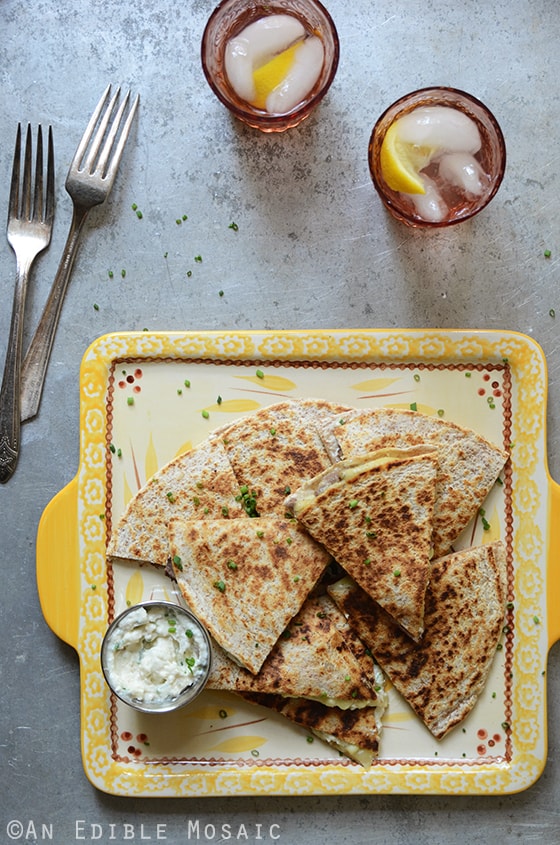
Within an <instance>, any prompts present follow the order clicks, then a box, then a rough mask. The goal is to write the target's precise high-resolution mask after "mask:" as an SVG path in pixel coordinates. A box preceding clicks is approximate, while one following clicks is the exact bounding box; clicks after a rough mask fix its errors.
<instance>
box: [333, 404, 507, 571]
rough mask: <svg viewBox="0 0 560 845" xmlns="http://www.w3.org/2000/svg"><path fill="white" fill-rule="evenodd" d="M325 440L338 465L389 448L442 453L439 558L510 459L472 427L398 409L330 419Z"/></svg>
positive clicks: (437, 517) (436, 553)
mask: <svg viewBox="0 0 560 845" xmlns="http://www.w3.org/2000/svg"><path fill="white" fill-rule="evenodd" d="M321 436H322V438H323V442H324V444H325V447H326V449H327V451H328V453H329V455H330V457H331V460H333V461H339V460H341V459H342V458H349V457H351V456H353V455H361V454H364V453H366V452H371V451H374V450H376V449H384V448H408V447H410V446H417V445H420V444H425V445H430V446H432V448H434V449H437V453H438V460H439V475H438V481H437V491H436V504H435V512H434V535H433V543H434V556H435V557H440V556H441V555H443V554H446V553H447V552H449V551H451V549H452V546H453V543H454V542H455V540H456V539H457V537H458V536H459V534H461V532H462V531H463V529H464V528H465V527H466V526H467V525H468V523H469V522H470V520H471V519H472V517H473V516H474V515H475V514H476V513H477V512H478V510H479V508H480V506H481V505H482V503H483V502H484V500H485V498H486V496H487V495H488V493H489V492H490V490H491V488H492V486H493V485H494V483H495V481H496V479H497V477H498V475H499V474H500V472H501V470H502V469H503V467H504V464H505V462H506V461H507V459H508V453H507V452H506V451H505V450H504V449H501V448H499V447H498V446H495V445H494V444H492V443H490V442H489V441H488V440H486V439H485V438H484V437H482V436H481V435H479V434H477V433H476V432H474V431H472V430H471V429H467V428H463V427H461V426H459V425H456V424H455V423H452V422H449V421H447V420H443V419H440V418H439V417H430V416H427V415H426V414H421V413H418V412H417V411H408V410H399V409H393V408H378V409H374V410H365V411H357V410H355V411H352V412H350V413H348V414H346V415H345V416H344V418H343V420H342V421H341V420H338V419H335V420H330V421H327V422H326V423H325V424H324V425H323V426H322V428H321Z"/></svg>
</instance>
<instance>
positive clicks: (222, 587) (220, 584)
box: [214, 581, 226, 593]
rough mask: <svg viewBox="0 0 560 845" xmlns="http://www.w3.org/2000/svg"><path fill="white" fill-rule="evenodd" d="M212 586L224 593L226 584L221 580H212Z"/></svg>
mask: <svg viewBox="0 0 560 845" xmlns="http://www.w3.org/2000/svg"><path fill="white" fill-rule="evenodd" d="M214 587H215V588H216V589H217V590H219V591H220V593H225V591H226V585H225V584H224V582H223V581H214Z"/></svg>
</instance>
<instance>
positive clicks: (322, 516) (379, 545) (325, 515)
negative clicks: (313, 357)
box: [286, 446, 438, 640]
mask: <svg viewBox="0 0 560 845" xmlns="http://www.w3.org/2000/svg"><path fill="white" fill-rule="evenodd" d="M437 472H438V457H437V455H436V453H435V452H434V451H432V450H430V449H427V448H425V447H421V446H420V447H416V448H412V449H408V450H407V449H384V450H380V451H378V452H373V453H371V454H368V455H364V456H362V457H356V458H349V459H347V460H344V461H340V462H339V463H337V464H335V465H334V466H332V467H331V468H329V469H328V470H326V471H324V472H323V473H321V474H320V475H318V476H316V477H315V478H314V479H312V480H311V481H309V482H306V483H305V484H303V485H302V486H301V487H300V488H299V489H298V490H296V491H295V493H293V494H292V495H291V496H290V497H289V498H288V499H287V501H286V506H287V507H288V508H290V509H292V510H293V513H294V515H295V517H296V519H297V520H298V521H299V522H300V523H301V524H302V525H303V526H304V527H305V528H306V529H307V530H308V531H309V533H310V534H311V536H312V537H314V538H315V539H316V540H317V541H318V542H320V543H321V544H322V545H323V546H325V548H326V549H328V551H329V552H330V553H331V555H332V556H333V557H334V559H335V560H336V561H337V562H338V563H339V564H340V566H341V567H342V568H343V569H344V570H345V571H346V572H347V573H348V574H349V575H351V576H352V577H353V578H354V580H355V581H356V582H357V583H358V584H359V585H360V586H361V587H362V588H363V589H364V590H365V591H366V593H367V594H368V595H369V596H370V597H371V598H373V599H375V600H376V601H377V602H379V604H381V605H382V607H384V608H385V610H386V611H387V612H388V613H389V614H390V615H391V616H392V617H393V619H395V621H396V622H398V624H399V625H401V627H403V628H404V629H405V630H406V631H407V632H408V633H409V634H410V636H412V637H413V638H414V639H416V640H418V639H419V638H420V637H421V635H422V631H423V630H424V597H425V593H426V587H427V585H428V580H429V577H430V558H431V554H432V523H433V512H434V502H435V482H436V476H437Z"/></svg>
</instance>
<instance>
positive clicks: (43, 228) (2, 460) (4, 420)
mask: <svg viewBox="0 0 560 845" xmlns="http://www.w3.org/2000/svg"><path fill="white" fill-rule="evenodd" d="M21 135H22V131H21V124H18V128H17V133H16V146H15V151H14V163H13V167H12V181H11V184H10V200H9V205H8V227H7V236H8V241H9V243H10V246H11V247H12V249H13V250H14V252H15V254H16V267H17V269H16V285H15V290H14V298H13V309H12V319H11V323H10V335H9V339H8V347H7V351H6V362H5V365H4V376H3V379H2V388H1V390H0V482H2V484H4V483H5V482H6V481H8V480H9V479H10V478H11V476H12V475H13V473H14V470H15V468H16V465H17V462H18V457H19V451H20V434H21V429H20V419H21V407H20V395H21V354H22V341H23V317H24V311H25V299H26V293H27V280H28V277H29V271H30V270H31V265H32V264H33V262H34V260H35V258H36V257H37V256H38V255H39V253H40V252H42V251H43V250H44V249H46V248H47V246H48V245H49V243H50V240H51V234H52V228H53V220H54V147H53V134H52V128H51V127H50V126H49V133H48V149H47V186H46V191H45V190H44V183H43V179H44V174H43V170H44V168H43V130H42V128H41V126H39V127H38V128H37V153H36V158H35V180H33V173H32V157H33V152H32V147H33V140H32V133H31V125H30V124H28V125H27V134H26V141H25V153H24V162H23V178H20V177H21Z"/></svg>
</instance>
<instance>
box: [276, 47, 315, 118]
mask: <svg viewBox="0 0 560 845" xmlns="http://www.w3.org/2000/svg"><path fill="white" fill-rule="evenodd" d="M324 55H325V51H324V48H323V42H322V41H321V39H320V38H318V37H317V36H313V37H311V38H306V39H305V41H304V42H303V44H301V46H299V47H298V48H297V50H296V54H295V58H294V64H293V65H292V67H291V69H290V71H289V72H288V75H287V76H286V78H285V79H284V80H283V82H282V83H281V84H280V85H278V86H277V87H276V88H275V89H274V91H272V93H271V94H269V96H268V97H267V100H266V110H267V111H268V112H270V113H272V114H285V113H286V112H289V111H291V110H292V109H293V108H294V107H295V106H297V104H298V103H299V102H300V101H301V100H303V99H304V97H305V95H306V94H308V93H309V92H310V91H311V89H312V88H313V86H314V85H315V83H316V82H317V80H318V78H319V75H320V73H321V68H322V67H323V59H324Z"/></svg>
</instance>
